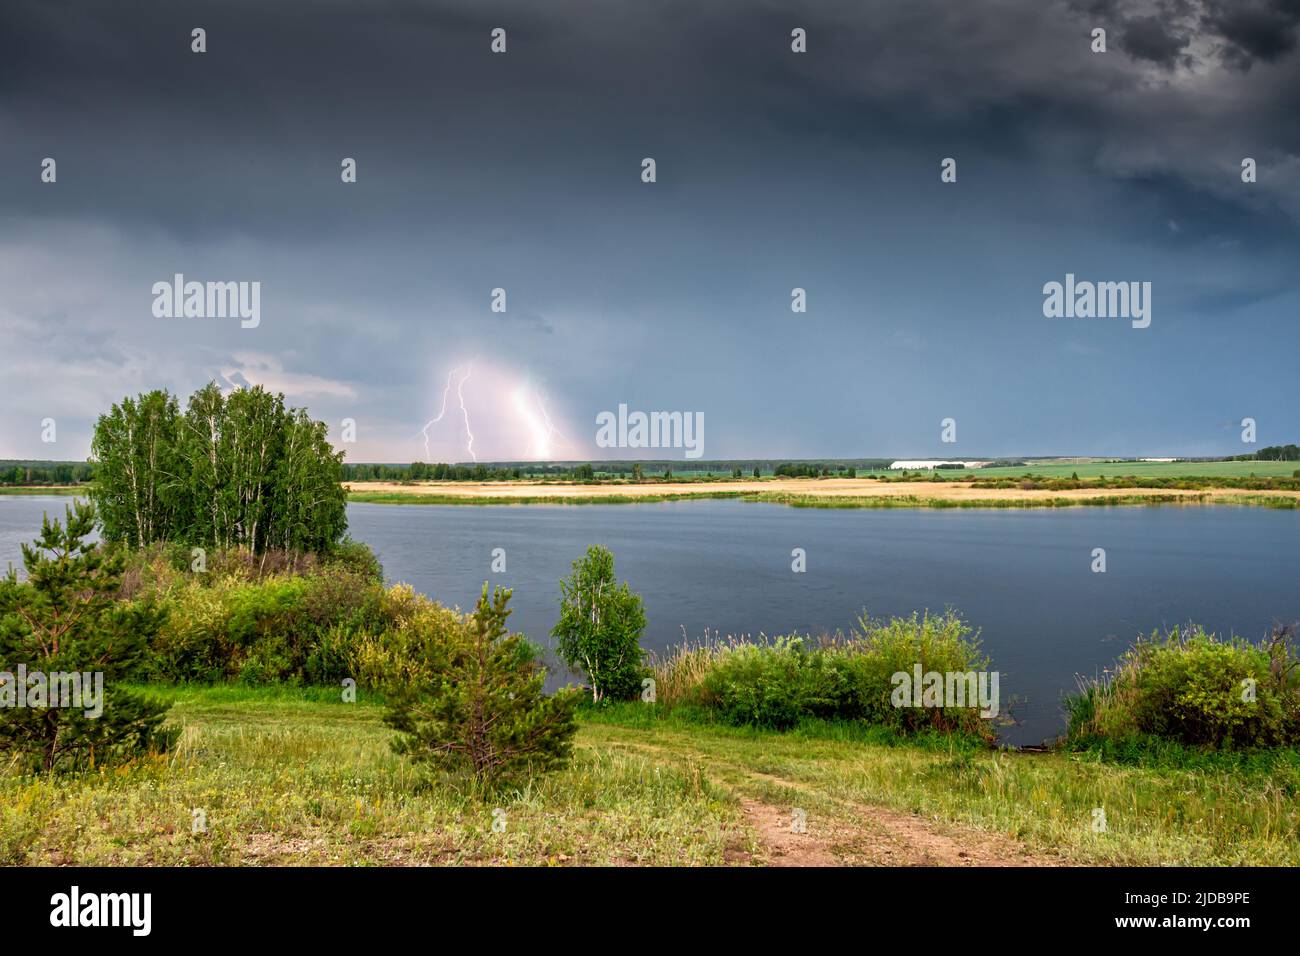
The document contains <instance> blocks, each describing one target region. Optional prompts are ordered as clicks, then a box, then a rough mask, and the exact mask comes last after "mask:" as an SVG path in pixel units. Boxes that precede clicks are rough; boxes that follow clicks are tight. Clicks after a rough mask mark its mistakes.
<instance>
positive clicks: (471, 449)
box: [420, 363, 478, 462]
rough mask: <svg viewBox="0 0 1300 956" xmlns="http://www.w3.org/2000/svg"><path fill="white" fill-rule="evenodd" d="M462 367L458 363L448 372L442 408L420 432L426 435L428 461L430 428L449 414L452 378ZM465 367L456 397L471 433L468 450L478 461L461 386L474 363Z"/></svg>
mask: <svg viewBox="0 0 1300 956" xmlns="http://www.w3.org/2000/svg"><path fill="white" fill-rule="evenodd" d="M461 368H462V366H460V365H457V366H456V367H455V368H453V369H452V370H451V371H450V372H448V373H447V384H446V386H445V387H444V388H443V390H442V408H441V409H439V411H438V414H437V415H435V416H434V417H433V418H430V419H429V420H428V421H427V422H425V423H424V427H423V428H421V429H420V434H421V435H422V436H423V437H424V460H425V461H426V462H427V461H428V460H429V429H430V428H431V427H432V426H434V425H436V424H438V422H440V421H442V419H443V416H444V415H446V414H447V396H448V395H450V394H451V380H452V379H453V378H455V377H456V373H457V372H459V371H460V370H461ZM464 369H465V375H464V377H463V378H461V380H460V381H459V382H458V383H457V384H456V397H457V398H458V399H459V400H460V410H461V413H462V414H463V415H464V417H465V433H466V434H467V435H469V442H468V449H467V450H468V451H469V455H470V457H471V458H473V459H474V461H475V462H477V461H478V458H476V457H475V456H474V433H473V432H472V431H470V428H469V410H468V409H467V408H466V407H465V393H464V392H463V391H461V388H462V387H463V386H464V384H465V380H466V379H468V378H469V376H470V373H471V372H473V371H474V366H473V363H470V364H469V365H466V366H464Z"/></svg>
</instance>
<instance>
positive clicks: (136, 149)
mask: <svg viewBox="0 0 1300 956" xmlns="http://www.w3.org/2000/svg"><path fill="white" fill-rule="evenodd" d="M701 8H704V9H701ZM1298 25H1300V0H1210V2H1205V0H1171V2H1158V3H1152V4H1146V5H1144V4H1143V3H1140V2H1139V3H1109V2H1096V3H1079V2H1067V0H997V2H980V0H972V2H960V3H957V2H952V0H895V2H889V3H871V2H864V0H852V2H848V0H845V2H821V3H806V4H792V3H788V2H787V3H761V2H755V0H722V2H711V3H708V4H698V3H693V2H680V3H654V2H623V0H601V2H586V3H572V2H563V0H554V2H547V3H544V4H543V3H537V2H535V0H534V2H491V3H486V2H482V0H474V2H471V0H458V2H416V0H388V2H383V0H310V2H309V0H277V2H275V3H267V2H265V0H221V2H219V3H207V2H201V0H191V2H186V3H176V2H174V0H157V2H154V0H148V2H145V0H136V2H128V0H123V2H118V3H114V4H111V5H110V4H92V3H89V2H78V3H68V2H58V0H4V2H3V4H0V399H2V400H3V408H4V414H3V417H2V418H0V457H22V458H26V457H32V458H55V459H80V458H84V457H85V455H86V454H87V453H88V450H89V435H90V430H91V428H92V427H93V423H94V420H95V417H96V416H97V415H98V414H99V413H101V412H102V411H104V410H105V409H106V408H107V407H108V406H109V405H110V404H111V403H112V402H114V401H117V400H119V399H120V398H121V397H123V396H124V395H128V394H134V393H136V392H139V391H144V390H147V389H151V388H156V387H164V388H167V389H169V390H171V391H173V392H175V393H178V394H180V395H181V396H182V397H184V396H187V395H188V394H189V393H190V392H192V391H193V390H195V389H196V388H198V387H199V386H200V385H202V384H203V383H204V382H206V381H209V380H212V379H215V380H217V381H220V382H222V383H223V384H232V385H233V384H239V383H243V382H253V383H261V384H264V385H266V386H267V387H269V388H272V389H274V390H278V391H283V392H284V393H285V394H286V397H287V400H288V401H289V402H290V403H291V404H294V405H304V406H306V407H307V408H308V409H309V410H310V411H311V412H312V414H313V415H314V416H315V417H317V418H321V419H324V420H326V421H328V422H330V423H331V428H332V434H333V435H334V437H335V438H336V440H337V439H338V438H339V437H340V435H341V433H340V422H342V420H343V419H345V418H352V419H354V420H355V421H356V423H357V435H356V437H357V440H356V442H355V444H350V445H347V446H346V447H347V451H348V458H349V460H352V461H411V460H414V459H420V458H424V457H425V447H424V444H425V443H424V438H422V435H421V430H422V426H424V425H425V424H426V422H428V421H429V420H430V419H433V418H435V417H436V416H437V415H438V413H439V411H440V410H441V409H442V408H443V399H444V390H445V389H446V386H447V382H448V376H449V375H452V380H453V383H454V384H459V383H460V379H461V378H463V377H464V376H465V375H466V374H468V378H467V379H466V380H465V381H464V383H463V384H461V386H460V393H461V394H462V395H463V396H464V400H465V411H464V412H462V411H461V409H460V408H459V402H458V398H457V389H456V388H455V387H453V388H452V389H451V394H450V395H449V396H448V399H449V404H450V406H452V407H451V408H450V409H449V410H448V411H447V412H446V413H445V414H444V415H443V417H442V418H441V419H440V420H438V421H437V422H435V423H434V424H433V425H431V426H429V427H428V428H427V429H425V433H426V434H427V436H428V443H429V450H428V457H429V458H431V459H432V460H435V461H438V460H467V459H468V458H469V457H470V456H469V454H467V435H466V431H465V423H464V419H465V417H466V416H468V417H469V419H470V423H471V426H470V427H471V430H472V431H473V432H474V433H475V441H476V444H475V448H474V453H475V454H476V455H477V457H478V458H479V459H480V460H493V459H514V458H526V457H532V456H533V454H534V453H535V452H536V444H535V443H534V442H533V440H532V439H533V438H535V437H536V436H535V433H534V432H530V431H529V428H530V427H533V428H534V431H535V426H529V425H528V419H529V417H530V416H531V415H533V414H534V413H535V412H536V410H538V409H543V408H544V409H545V412H546V413H547V414H549V415H550V417H551V420H552V426H553V429H554V430H553V431H552V430H548V435H549V436H550V438H551V441H550V443H549V447H548V448H547V452H548V453H549V455H550V456H552V457H556V458H587V457H612V458H627V457H632V456H634V453H632V452H629V451H627V450H621V449H599V448H597V447H596V446H595V436H596V424H595V418H596V415H597V414H598V413H600V412H601V411H605V410H616V409H617V407H618V405H619V404H620V403H625V404H627V405H628V406H629V407H630V408H631V409H633V410H638V409H639V410H644V411H655V410H676V411H684V412H699V413H702V414H703V416H704V420H705V443H704V454H705V456H706V457H709V458H723V457H750V456H753V457H767V458H807V457H820V456H836V457H859V456H877V455H879V456H898V457H912V456H916V457H920V456H944V457H976V456H983V455H1031V454H1059V455H1065V454H1088V455H1109V454H1135V455H1200V454H1239V453H1242V452H1243V451H1249V450H1251V449H1250V447H1249V446H1243V444H1242V442H1241V440H1240V435H1241V427H1240V422H1241V420H1242V419H1243V418H1245V417H1251V418H1254V419H1256V421H1257V422H1258V436H1259V441H1260V443H1261V444H1271V443H1284V442H1291V441H1296V440H1297V439H1300V401H1298V400H1297V376H1296V356H1297V351H1298V347H1300V333H1298V332H1297V323H1298V322H1300V242H1298V241H1297V240H1298V238H1300V233H1298V231H1297V229H1298V226H1300V53H1298V52H1297V26H1298ZM195 27H202V28H204V29H205V30H206V32H207V52H206V53H202V54H198V53H194V52H192V51H191V30H192V29H193V28H195ZM494 27H503V28H504V29H505V30H506V31H507V52H506V53H505V54H494V53H492V52H491V50H490V39H491V38H490V32H491V30H492V29H493V28H494ZM796 27H802V28H804V29H805V30H806V31H807V37H808V39H807V46H808V52H807V53H806V54H797V53H794V52H792V51H791V48H790V43H791V37H790V34H791V30H792V29H794V28H796ZM1095 27H1101V28H1104V29H1105V30H1106V31H1107V45H1108V50H1107V52H1105V53H1094V52H1092V49H1091V46H1092V42H1093V41H1092V38H1091V31H1092V30H1093V28H1095ZM46 157H52V158H54V159H55V160H56V162H57V182H55V183H53V184H50V183H43V182H41V162H42V160H43V159H44V158H46ZM344 157H353V158H355V159H356V161H357V171H358V176H357V182H356V183H349V184H345V183H343V182H341V179H340V163H341V161H342V159H343V158H344ZM645 157H653V158H654V159H655V161H656V163H657V182H655V183H652V184H648V183H643V182H642V180H641V170H642V166H641V162H642V160H643V158H645ZM945 157H952V158H954V159H956V161H957V181H956V182H955V183H943V182H941V181H940V161H941V160H942V159H944V158H945ZM1245 157H1250V158H1253V159H1255V160H1256V161H1257V163H1258V181H1257V182H1255V183H1253V184H1247V183H1243V182H1242V181H1241V162H1242V159H1243V158H1245ZM175 273H182V274H184V276H185V277H186V278H187V279H191V280H198V281H209V280H213V281H216V280H226V281H258V282H260V283H261V316H260V324H259V325H258V326H257V327H256V328H241V326H240V323H239V321H238V320H232V319H221V318H157V317H155V316H154V314H153V312H152V309H151V307H152V304H153V294H152V291H151V289H152V286H153V284H154V283H155V282H159V281H170V280H171V278H172V276H173V275H174V274H175ZM1067 273H1073V274H1074V275H1075V276H1076V277H1077V278H1078V279H1079V280H1093V281H1137V282H1150V283H1151V284H1152V299H1151V324H1150V326H1149V327H1148V328H1145V329H1136V328H1133V327H1132V325H1131V323H1130V322H1129V321H1127V320H1123V319H1103V318H1091V319H1080V318H1046V317H1045V316H1044V314H1043V286H1044V284H1045V283H1048V282H1051V281H1064V279H1065V276H1066V274H1067ZM498 287H500V288H504V289H505V290H506V295H507V299H506V302H507V305H506V312H504V313H493V312H492V311H491V308H490V305H491V295H492V290H493V289H494V288H498ZM795 287H801V288H804V289H806V290H807V302H808V311H807V312H806V313H803V314H797V313H794V312H792V311H791V308H790V303H791V289H793V288H795ZM454 369H460V370H461V371H459V372H457V373H455V374H452V373H453V370H454ZM525 405H526V406H527V409H528V410H527V411H524V410H523V407H524V406H525ZM45 418H53V419H55V421H56V423H57V429H58V430H57V442H56V443H54V444H46V443H43V442H42V441H41V433H42V426H41V422H42V420H43V419H45ZM945 418H953V419H955V420H956V423H957V439H958V441H957V443H956V444H955V445H952V444H943V443H941V441H940V422H941V420H942V419H945ZM646 454H647V456H650V457H679V456H680V453H669V454H665V453H662V452H647V453H646Z"/></svg>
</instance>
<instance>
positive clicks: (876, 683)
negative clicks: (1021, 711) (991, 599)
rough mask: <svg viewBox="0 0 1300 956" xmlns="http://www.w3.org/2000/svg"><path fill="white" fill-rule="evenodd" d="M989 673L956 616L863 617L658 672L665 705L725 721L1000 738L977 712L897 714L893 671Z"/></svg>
mask: <svg viewBox="0 0 1300 956" xmlns="http://www.w3.org/2000/svg"><path fill="white" fill-rule="evenodd" d="M918 664H919V665H920V666H921V670H922V672H923V673H924V672H931V671H937V672H940V673H948V672H957V673H963V674H964V673H970V672H976V673H978V672H986V671H987V670H988V666H989V661H988V659H987V658H986V657H984V656H983V655H982V654H981V653H980V650H979V642H978V640H977V638H976V637H975V636H974V634H973V633H972V631H971V629H970V627H969V626H968V625H967V624H966V623H965V622H964V621H962V619H961V618H960V617H959V616H957V615H956V614H955V613H952V612H949V613H946V614H943V615H930V614H924V615H917V614H913V615H912V616H911V617H907V618H894V619H891V620H889V621H885V622H877V621H872V620H870V619H868V618H866V617H862V618H860V619H859V621H858V629H857V630H856V631H854V632H853V633H852V634H850V635H849V636H847V637H842V636H836V637H834V638H825V639H823V640H822V641H821V642H819V643H817V644H813V643H811V642H809V641H808V640H807V639H805V638H799V637H784V638H777V639H775V640H773V641H769V642H765V643H754V642H751V641H729V642H722V643H715V644H711V645H706V646H703V647H685V648H681V649H680V650H678V651H677V652H676V653H675V654H674V655H673V656H671V657H670V658H669V659H668V660H666V661H663V662H660V663H659V664H658V665H657V666H656V667H655V669H654V677H655V685H656V694H657V697H658V699H659V700H660V701H661V702H662V703H664V704H665V705H667V706H669V707H672V706H678V705H681V706H686V707H698V708H703V709H704V710H705V711H707V712H711V713H713V714H715V715H716V716H717V717H719V718H720V719H722V720H725V721H727V722H728V723H732V724H737V725H744V724H749V725H754V726H761V727H770V728H775V729H788V728H790V727H793V726H795V725H796V724H798V723H799V722H800V721H802V720H805V719H823V720H851V721H862V722H866V723H869V724H873V725H877V726H883V727H888V728H891V729H893V730H896V731H898V732H900V733H904V734H915V733H919V732H923V731H939V732H941V733H957V734H963V735H972V736H975V737H978V738H981V739H984V740H987V741H991V740H993V739H994V738H995V736H996V733H995V731H994V730H993V727H992V724H991V722H990V720H989V719H986V718H983V717H981V716H980V714H979V709H978V707H973V706H968V707H942V706H939V707H916V708H913V707H896V706H894V703H893V692H894V689H895V686H896V683H895V680H894V676H895V675H896V674H900V673H902V674H907V675H909V676H910V675H911V674H912V673H913V672H914V669H915V667H916V665H918Z"/></svg>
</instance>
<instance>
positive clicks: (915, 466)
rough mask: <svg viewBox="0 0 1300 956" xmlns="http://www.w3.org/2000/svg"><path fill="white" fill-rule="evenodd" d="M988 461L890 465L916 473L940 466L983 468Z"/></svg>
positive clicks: (892, 467)
mask: <svg viewBox="0 0 1300 956" xmlns="http://www.w3.org/2000/svg"><path fill="white" fill-rule="evenodd" d="M987 464H988V462H987V461H929V460H926V461H922V460H920V459H918V460H916V461H896V462H894V463H893V464H892V465H890V466H889V467H890V469H895V468H898V469H902V470H904V471H916V470H918V469H920V468H938V467H939V466H940V465H962V466H964V467H966V468H983V467H984V466H985V465H987Z"/></svg>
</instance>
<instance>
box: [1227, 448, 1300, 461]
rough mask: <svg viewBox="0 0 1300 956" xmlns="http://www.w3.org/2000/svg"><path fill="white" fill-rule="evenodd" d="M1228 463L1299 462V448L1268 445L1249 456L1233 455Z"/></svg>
mask: <svg viewBox="0 0 1300 956" xmlns="http://www.w3.org/2000/svg"><path fill="white" fill-rule="evenodd" d="M1228 460H1229V461H1300V446H1296V445H1270V446H1269V447H1267V448H1261V449H1260V450H1259V451H1257V452H1255V453H1253V454H1250V455H1235V456H1233V457H1232V458H1230V459H1228Z"/></svg>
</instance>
